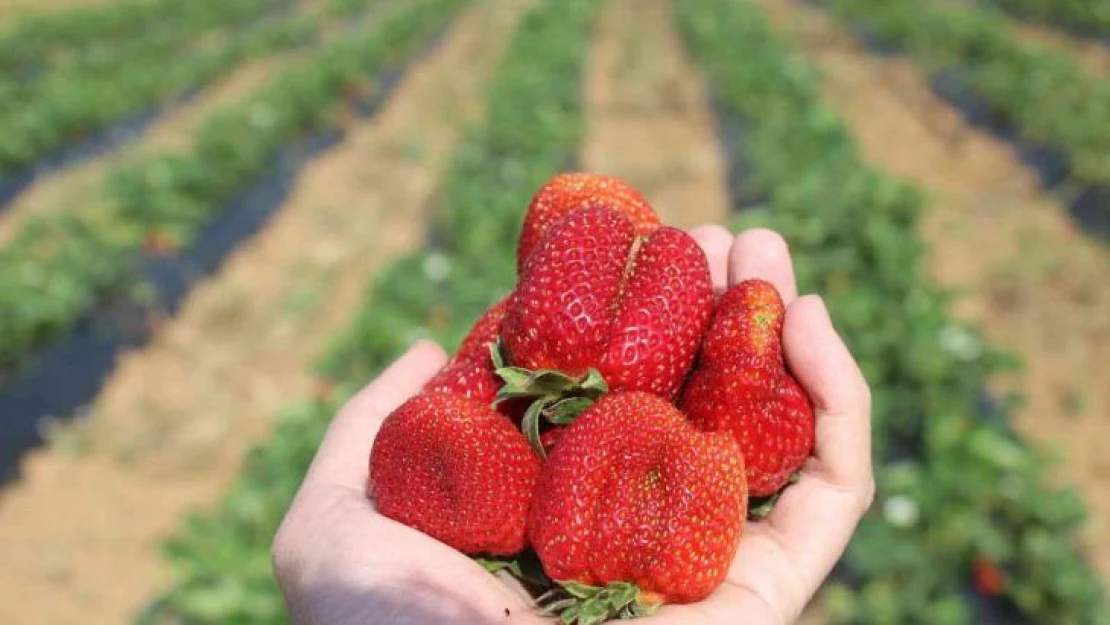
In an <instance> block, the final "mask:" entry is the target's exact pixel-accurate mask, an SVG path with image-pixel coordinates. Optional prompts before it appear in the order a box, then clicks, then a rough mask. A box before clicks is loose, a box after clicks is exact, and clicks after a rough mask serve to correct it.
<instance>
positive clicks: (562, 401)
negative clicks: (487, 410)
mask: <svg viewBox="0 0 1110 625" xmlns="http://www.w3.org/2000/svg"><path fill="white" fill-rule="evenodd" d="M490 355H491V357H492V358H493V368H494V373H496V374H497V376H498V377H500V378H501V379H502V380H503V381H504V382H505V384H504V386H502V387H501V389H500V390H499V391H497V398H496V399H494V401H493V405H494V407H496V406H497V405H498V404H500V403H502V402H505V401H508V400H510V399H517V398H526V399H530V400H531V402H530V403H529V404H528V408H527V409H526V410H525V412H524V420H523V421H521V429H522V430H523V431H524V435H525V436H526V437H527V438H528V441H529V442H530V443H531V444H532V447H533V448H535V450H536V452H537V453H538V454H539V455H540V457H541V458H544V459H546V458H547V453H546V452H545V450H544V448H543V444H542V443H541V442H540V429H541V428H540V426H541V424H542V422H543V421H545V420H546V421H547V422H548V423H549V424H551V425H569V424H570V423H571V422H572V421H574V419H575V418H577V417H578V415H580V414H582V411H584V410H585V409H586V408H589V407H590V406H591V405H592V404H593V403H594V402H595V401H597V400H598V399H600V398H601V396H602V395H604V394H605V393H607V392H609V385H608V384H606V382H605V378H603V377H601V373H600V372H598V370H597V369H590V370H589V371H588V372H586V374H585V375H582V376H577V377H575V376H569V375H567V374H565V373H563V372H561V371H556V370H554V369H537V370H535V371H533V370H530V369H525V368H523V367H513V366H510V365H508V364H506V363H505V358H504V357H503V356H502V355H501V346H500V344H499V343H497V342H494V343H490Z"/></svg>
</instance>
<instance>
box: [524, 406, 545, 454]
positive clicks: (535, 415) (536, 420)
mask: <svg viewBox="0 0 1110 625" xmlns="http://www.w3.org/2000/svg"><path fill="white" fill-rule="evenodd" d="M542 416H543V402H540V401H535V402H532V405H530V406H528V410H526V411H524V418H523V419H522V420H521V422H520V429H521V431H522V432H524V437H525V438H527V439H528V443H529V444H530V445H532V449H535V450H536V453H537V454H539V455H540V459H542V460H543V461H545V462H546V461H547V451H546V450H544V448H543V441H542V440H540V418H541V417H542Z"/></svg>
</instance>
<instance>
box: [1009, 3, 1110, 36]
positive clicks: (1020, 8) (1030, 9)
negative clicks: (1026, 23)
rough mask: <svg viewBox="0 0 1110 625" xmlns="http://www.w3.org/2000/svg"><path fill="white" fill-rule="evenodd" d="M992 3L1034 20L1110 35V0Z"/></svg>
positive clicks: (1079, 30)
mask: <svg viewBox="0 0 1110 625" xmlns="http://www.w3.org/2000/svg"><path fill="white" fill-rule="evenodd" d="M989 3H990V4H995V5H998V6H999V7H1000V8H1002V9H1003V10H1005V11H1008V12H1010V13H1013V14H1014V15H1017V16H1019V17H1021V18H1024V19H1028V20H1030V21H1034V22H1043V23H1045V24H1053V25H1056V26H1062V27H1064V28H1067V29H1069V30H1072V31H1074V32H1076V33H1081V34H1089V35H1101V36H1107V35H1110V2H1108V1H1107V0H989Z"/></svg>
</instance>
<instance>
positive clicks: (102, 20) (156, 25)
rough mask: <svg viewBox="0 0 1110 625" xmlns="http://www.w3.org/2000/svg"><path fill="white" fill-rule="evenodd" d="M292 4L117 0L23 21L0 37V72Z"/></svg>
mask: <svg viewBox="0 0 1110 625" xmlns="http://www.w3.org/2000/svg"><path fill="white" fill-rule="evenodd" d="M287 1H288V0H195V1H193V2H180V0H115V1H114V2H112V3H111V4H108V5H106V6H93V7H82V8H76V9H73V10H69V11H62V12H57V13H52V14H46V15H33V16H30V17H27V18H24V19H23V20H22V21H20V22H18V23H17V24H16V25H14V26H13V27H11V28H9V29H8V30H7V32H5V33H3V34H0V73H2V74H3V75H5V76H9V75H16V76H20V75H26V74H29V73H33V72H36V71H40V70H42V69H43V68H45V67H50V66H52V65H55V64H58V63H65V62H68V61H71V60H73V59H74V58H75V57H82V56H85V55H88V54H90V53H91V54H96V52H97V50H98V49H99V48H101V47H103V46H112V45H114V43H115V42H125V41H128V40H131V39H134V38H139V37H148V36H165V35H169V34H170V33H172V32H174V31H176V30H178V29H184V30H194V29H196V28H198V27H201V26H202V25H204V24H206V23H210V21H211V20H212V19H213V16H215V15H222V14H227V13H231V14H237V15H239V16H240V17H242V18H249V17H250V16H252V15H254V14H256V9H257V7H258V6H261V5H266V4H269V5H271V6H277V5H280V4H283V3H287Z"/></svg>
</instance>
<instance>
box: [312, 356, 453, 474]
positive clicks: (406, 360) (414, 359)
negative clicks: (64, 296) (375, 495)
mask: <svg viewBox="0 0 1110 625" xmlns="http://www.w3.org/2000/svg"><path fill="white" fill-rule="evenodd" d="M446 362H447V355H446V354H444V352H443V349H442V348H441V347H440V346H439V345H436V344H435V343H433V342H431V341H420V342H418V343H417V344H416V345H414V346H412V347H411V348H410V349H409V351H407V352H406V353H405V354H404V355H403V356H401V357H400V358H399V359H397V360H396V361H395V362H394V363H393V364H392V365H390V366H389V367H388V368H387V369H386V370H385V371H383V372H382V373H381V375H379V376H378V377H377V379H375V380H374V381H373V382H371V383H370V384H369V385H367V386H366V387H365V388H363V389H362V390H361V391H359V392H358V394H356V395H355V396H354V397H353V398H351V400H350V401H348V402H347V404H346V405H345V406H344V407H343V408H342V409H341V410H340V411H339V414H337V415H336V417H335V419H333V420H332V422H331V425H330V426H328V431H327V434H325V435H324V441H323V442H322V443H321V444H320V449H318V450H317V451H316V457H315V458H314V459H313V461H312V466H311V467H310V468H309V471H308V475H307V476H306V477H305V485H306V486H308V485H314V484H321V483H327V484H336V485H341V486H345V487H350V488H352V489H356V490H362V488H363V487H364V485H365V482H366V472H367V466H368V465H367V463H368V462H369V458H370V447H371V445H372V444H373V442H374V437H375V436H376V435H377V433H378V428H379V427H381V423H382V420H383V419H385V417H386V415H388V414H389V413H390V412H393V410H394V409H395V408H397V407H398V406H400V405H401V404H402V403H404V401H405V400H407V399H409V398H410V397H412V396H413V395H415V394H416V392H417V391H419V390H420V388H421V387H422V386H424V383H425V382H427V381H428V379H429V378H431V377H432V376H433V375H435V373H436V372H437V371H439V370H440V369H442V368H443V365H444V364H445V363H446Z"/></svg>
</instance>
